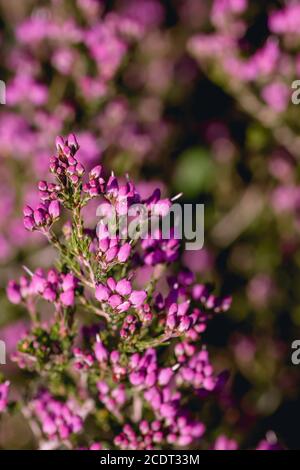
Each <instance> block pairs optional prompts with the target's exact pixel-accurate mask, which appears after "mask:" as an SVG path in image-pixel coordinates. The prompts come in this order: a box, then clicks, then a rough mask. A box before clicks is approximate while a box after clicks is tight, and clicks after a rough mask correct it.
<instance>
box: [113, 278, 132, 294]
mask: <svg viewBox="0 0 300 470" xmlns="http://www.w3.org/2000/svg"><path fill="white" fill-rule="evenodd" d="M131 291H132V288H131V284H130V282H129V281H128V280H127V279H121V281H119V282H117V285H116V292H118V294H120V295H122V296H124V295H129V294H130V293H131Z"/></svg>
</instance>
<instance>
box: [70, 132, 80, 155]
mask: <svg viewBox="0 0 300 470" xmlns="http://www.w3.org/2000/svg"><path fill="white" fill-rule="evenodd" d="M68 146H69V147H73V149H74V150H75V151H76V150H78V149H79V145H78V141H77V139H76V136H75V135H74V134H69V135H68Z"/></svg>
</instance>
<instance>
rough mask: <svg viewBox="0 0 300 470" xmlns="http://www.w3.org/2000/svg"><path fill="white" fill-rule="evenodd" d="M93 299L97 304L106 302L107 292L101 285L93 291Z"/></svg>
mask: <svg viewBox="0 0 300 470" xmlns="http://www.w3.org/2000/svg"><path fill="white" fill-rule="evenodd" d="M95 297H96V299H97V300H99V302H103V301H106V300H108V297H109V290H108V288H107V287H105V286H104V285H103V284H99V285H98V286H97V287H96V290H95Z"/></svg>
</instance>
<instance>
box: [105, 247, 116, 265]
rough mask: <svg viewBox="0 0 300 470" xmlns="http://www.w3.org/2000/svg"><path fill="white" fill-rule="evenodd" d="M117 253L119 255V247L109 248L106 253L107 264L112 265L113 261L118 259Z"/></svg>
mask: <svg viewBox="0 0 300 470" xmlns="http://www.w3.org/2000/svg"><path fill="white" fill-rule="evenodd" d="M117 253H118V247H117V246H113V247H112V248H109V249H108V250H107V252H106V253H105V259H106V262H107V263H110V262H111V261H113V260H114V259H115V258H116V256H117Z"/></svg>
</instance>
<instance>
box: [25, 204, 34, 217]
mask: <svg viewBox="0 0 300 470" xmlns="http://www.w3.org/2000/svg"><path fill="white" fill-rule="evenodd" d="M23 214H24V216H25V217H30V216H31V215H33V209H32V208H31V207H30V206H25V207H24V209H23Z"/></svg>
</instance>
